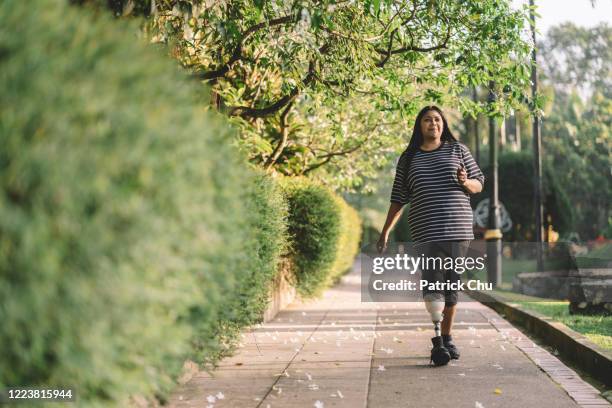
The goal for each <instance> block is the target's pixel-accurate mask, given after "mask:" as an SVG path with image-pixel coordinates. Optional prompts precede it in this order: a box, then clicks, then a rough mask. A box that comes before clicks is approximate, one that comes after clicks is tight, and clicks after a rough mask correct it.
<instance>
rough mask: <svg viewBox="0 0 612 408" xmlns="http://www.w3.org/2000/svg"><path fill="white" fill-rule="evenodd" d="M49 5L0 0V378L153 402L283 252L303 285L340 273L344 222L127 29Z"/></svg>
mask: <svg viewBox="0 0 612 408" xmlns="http://www.w3.org/2000/svg"><path fill="white" fill-rule="evenodd" d="M65 3H66V2H64V1H63V0H33V1H30V2H23V1H19V0H5V1H4V2H2V3H0V27H2V30H0V87H1V89H3V92H2V93H0V146H2V148H0V322H1V323H2V325H1V327H2V329H1V330H0V344H1V345H2V347H0V388H3V387H6V386H36V387H41V386H43V387H53V386H66V385H69V386H72V387H75V388H76V389H77V390H78V398H79V401H80V405H83V406H91V407H96V406H127V400H128V399H129V398H130V397H131V396H134V395H143V396H146V397H151V396H153V395H155V396H157V398H158V399H160V400H162V401H163V400H164V398H165V396H166V395H167V394H168V393H169V392H170V391H171V389H172V388H173V387H174V384H175V379H176V377H177V376H178V375H179V374H180V371H181V367H182V363H183V361H184V360H185V359H187V358H189V359H193V360H195V361H197V362H199V363H207V362H208V363H210V362H213V363H214V362H215V361H217V360H218V359H219V358H220V357H221V356H223V355H225V354H227V353H228V352H229V351H230V350H231V348H232V345H233V343H234V342H235V340H236V336H237V334H238V332H239V329H240V328H241V327H244V326H247V325H251V324H253V323H256V322H259V321H260V320H261V319H262V315H263V311H264V310H265V308H266V305H267V300H268V291H269V288H270V286H271V281H272V280H273V278H274V277H275V274H276V273H277V272H278V265H279V261H280V260H281V258H282V257H288V258H289V259H290V261H291V262H290V263H291V264H293V265H294V269H295V271H296V273H297V276H298V283H299V286H298V289H299V291H300V293H301V294H302V295H305V296H306V295H314V294H316V293H319V292H320V291H321V290H322V289H323V288H324V287H325V286H326V285H328V284H329V283H330V282H331V281H332V280H333V279H334V278H337V277H338V276H340V275H341V274H342V273H343V272H344V271H346V270H347V269H348V268H349V267H350V266H351V264H352V260H353V258H354V256H355V255H356V252H357V250H358V247H357V245H358V239H359V237H360V231H359V230H360V223H359V218H358V217H357V214H356V212H355V211H354V210H353V209H351V208H350V207H349V206H348V205H346V203H344V201H342V200H341V199H340V198H339V197H337V196H335V195H334V194H333V193H331V192H330V191H329V190H327V189H326V188H324V187H321V186H319V185H316V184H313V183H311V182H309V181H306V180H291V181H285V182H283V187H282V188H281V186H279V184H278V183H277V182H276V181H275V180H274V179H271V178H269V177H266V176H264V175H263V174H259V173H256V172H254V171H252V170H250V169H249V168H247V165H246V163H245V161H244V159H243V158H242V157H240V156H239V154H238V153H237V152H236V151H235V149H234V148H232V147H231V146H230V143H228V140H231V139H232V138H234V137H235V136H234V135H233V134H232V131H231V130H229V127H228V126H227V124H226V122H225V120H224V119H223V118H221V117H220V116H217V115H214V114H212V113H207V112H205V110H204V104H205V103H206V100H205V98H203V97H202V95H200V94H198V93H197V91H196V90H197V89H199V88H200V87H199V86H194V85H193V82H192V80H189V79H188V78H187V77H186V76H185V75H184V74H181V73H180V71H179V69H178V68H177V67H176V65H175V63H173V62H171V61H170V60H169V59H168V58H166V57H165V56H162V55H159V54H158V53H157V52H156V51H155V49H154V48H153V47H151V46H149V45H147V44H145V43H144V42H143V43H140V41H139V40H138V39H137V38H136V35H135V33H136V32H137V27H136V25H133V24H129V23H127V22H125V21H123V22H118V21H116V20H113V19H112V18H111V17H105V16H103V15H97V16H96V17H95V18H92V16H90V15H89V14H88V12H87V11H86V10H83V9H76V8H71V7H68V6H67V5H66V4H65ZM289 234H290V235H291V237H292V239H289Z"/></svg>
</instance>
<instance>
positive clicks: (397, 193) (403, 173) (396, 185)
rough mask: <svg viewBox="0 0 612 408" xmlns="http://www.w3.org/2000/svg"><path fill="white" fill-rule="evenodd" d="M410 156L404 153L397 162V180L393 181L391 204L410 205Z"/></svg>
mask: <svg viewBox="0 0 612 408" xmlns="http://www.w3.org/2000/svg"><path fill="white" fill-rule="evenodd" d="M407 167H408V154H407V153H406V152H404V153H402V155H401V156H400V158H399V160H398V161H397V167H396V169H395V179H394V180H393V188H392V190H391V202H392V203H397V204H402V205H404V204H408V201H410V192H409V191H408V183H407V176H408V168H407Z"/></svg>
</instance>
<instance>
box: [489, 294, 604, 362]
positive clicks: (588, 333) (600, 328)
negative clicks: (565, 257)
mask: <svg viewBox="0 0 612 408" xmlns="http://www.w3.org/2000/svg"><path fill="white" fill-rule="evenodd" d="M494 293H495V294H496V295H497V296H499V297H501V298H503V299H504V300H506V301H509V302H513V303H517V304H519V305H520V306H521V307H523V308H524V309H527V310H532V311H534V312H537V313H540V314H541V315H544V316H547V317H550V318H551V319H553V320H555V321H557V322H561V323H563V324H565V325H566V326H567V327H569V328H570V329H572V330H575V331H577V332H578V333H581V334H583V335H584V336H585V337H586V338H588V339H589V340H590V341H592V342H593V343H595V344H597V345H598V346H599V347H601V348H603V349H604V350H607V351H612V316H603V315H600V316H583V315H570V314H569V308H568V305H569V302H568V301H550V300H548V299H544V298H538V297H534V296H526V295H522V294H519V293H513V292H509V291H505V290H496V291H495V292H494Z"/></svg>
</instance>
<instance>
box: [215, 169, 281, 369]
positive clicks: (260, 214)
mask: <svg viewBox="0 0 612 408" xmlns="http://www.w3.org/2000/svg"><path fill="white" fill-rule="evenodd" d="M243 199H244V200H245V202H246V206H247V210H248V214H249V227H248V228H247V229H246V231H244V232H243V233H242V234H241V238H242V239H243V240H244V243H243V245H244V248H245V251H246V254H247V255H248V263H247V264H246V265H244V266H243V267H244V268H245V273H244V274H243V275H244V276H243V278H242V280H241V281H240V282H239V283H238V287H237V289H236V291H235V293H233V294H232V295H231V296H228V297H229V298H230V299H231V300H230V303H229V305H228V306H226V307H225V309H224V310H223V311H222V312H221V316H220V320H219V324H218V326H217V329H216V331H215V332H213V333H211V337H212V338H213V339H216V340H217V344H216V347H214V348H212V349H209V350H207V352H208V353H209V354H210V357H209V358H208V360H209V361H211V362H213V363H214V362H216V361H217V360H218V359H219V358H220V357H222V356H225V355H227V354H228V353H229V352H230V351H231V350H232V349H233V346H234V343H235V340H236V339H237V338H238V334H239V331H240V329H242V328H244V327H246V326H249V325H253V324H255V323H259V322H261V320H262V318H263V314H264V311H265V309H266V307H267V305H268V299H269V298H268V295H269V291H270V288H271V286H272V281H273V279H274V277H275V276H276V274H277V272H278V267H279V261H280V259H281V255H282V254H283V253H284V252H285V251H286V250H287V249H288V248H287V242H288V236H287V217H288V207H287V202H286V200H285V197H284V195H283V192H282V189H281V188H280V186H279V185H278V183H277V182H276V180H275V179H272V178H270V177H267V176H265V175H264V174H258V176H257V177H256V178H255V179H254V180H253V183H252V184H251V185H250V187H249V189H248V194H247V195H246V197H244V198H243Z"/></svg>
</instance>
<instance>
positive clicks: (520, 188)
mask: <svg viewBox="0 0 612 408" xmlns="http://www.w3.org/2000/svg"><path fill="white" fill-rule="evenodd" d="M498 166H499V169H498V174H499V199H500V200H501V202H502V203H503V204H504V206H505V207H506V210H508V212H509V213H510V218H511V219H512V224H513V225H512V230H511V231H510V232H506V233H504V239H505V240H506V241H529V240H533V239H534V237H535V224H534V215H533V214H534V208H533V188H532V185H533V182H532V180H533V155H532V154H531V153H530V152H519V153H514V152H508V153H504V154H502V155H501V156H500V157H499V162H498ZM485 175H486V181H485V191H491V189H492V184H491V183H492V178H491V169H490V168H486V169H485ZM543 175H544V179H543V188H544V191H543V197H542V198H543V201H544V219H545V221H547V220H548V219H549V217H550V220H551V224H552V226H553V228H554V230H555V231H558V232H561V233H566V232H568V231H570V230H571V228H572V227H573V210H572V206H571V205H570V202H569V200H568V198H567V195H566V193H565V190H564V186H563V185H561V183H560V182H559V179H558V174H557V172H556V171H555V170H554V168H553V167H552V165H551V164H550V163H548V162H545V163H544V166H543ZM479 197H480V198H481V199H483V198H486V196H483V195H482V194H481V195H480V196H479ZM475 204H477V203H475ZM547 224H548V222H545V225H547Z"/></svg>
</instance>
